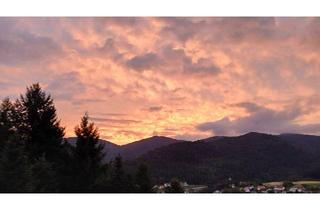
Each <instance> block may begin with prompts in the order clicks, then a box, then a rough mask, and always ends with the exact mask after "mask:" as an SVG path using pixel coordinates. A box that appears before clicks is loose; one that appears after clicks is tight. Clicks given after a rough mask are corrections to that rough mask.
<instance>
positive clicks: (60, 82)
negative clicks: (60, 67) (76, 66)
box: [47, 72, 92, 103]
mask: <svg viewBox="0 0 320 210" xmlns="http://www.w3.org/2000/svg"><path fill="white" fill-rule="evenodd" d="M79 77H80V76H79V73H77V72H69V73H65V74H58V75H54V76H52V78H51V79H50V82H49V85H48V87H47V90H48V91H49V92H52V93H54V95H53V97H54V98H55V99H57V100H71V99H73V97H74V96H76V95H80V94H81V93H83V92H85V91H86V85H85V84H84V83H82V82H81V80H80V78H79ZM89 100H92V99H89ZM87 101H88V100H87ZM72 102H74V103H75V101H72Z"/></svg>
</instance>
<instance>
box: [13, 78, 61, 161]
mask: <svg viewBox="0 0 320 210" xmlns="http://www.w3.org/2000/svg"><path fill="white" fill-rule="evenodd" d="M19 103H20V104H21V106H20V108H21V110H20V111H21V113H22V115H23V118H22V119H23V126H22V128H21V133H22V135H23V137H24V138H25V140H26V142H27V148H28V150H29V151H30V153H31V157H32V158H39V157H41V156H43V155H45V157H46V159H48V160H50V161H52V160H56V159H58V158H59V152H60V149H61V146H62V140H63V137H64V128H63V127H61V126H60V121H59V120H58V119H57V114H56V108H55V106H54V104H53V99H52V98H51V96H50V95H47V94H46V93H45V92H44V91H43V90H42V89H41V87H40V85H39V84H38V83H37V84H33V85H31V86H30V87H28V88H27V91H26V93H25V95H21V97H20V100H19Z"/></svg>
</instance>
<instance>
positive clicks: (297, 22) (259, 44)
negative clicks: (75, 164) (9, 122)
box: [0, 17, 320, 144]
mask: <svg viewBox="0 0 320 210" xmlns="http://www.w3.org/2000/svg"><path fill="white" fill-rule="evenodd" d="M35 82H39V83H40V84H41V85H42V87H43V88H44V89H45V90H46V91H47V92H48V93H50V94H51V95H52V97H53V98H54V102H55V105H56V107H57V111H58V116H59V118H60V119H61V123H62V125H63V126H65V127H66V131H67V132H66V134H67V136H74V127H75V126H76V125H77V123H79V121H80V118H81V116H82V115H83V114H84V112H85V111H88V112H89V115H90V117H91V119H92V120H93V121H94V122H95V123H96V125H97V126H98V127H99V130H100V136H101V138H103V139H107V140H110V141H112V142H114V143H117V144H125V143H129V142H132V141H135V140H139V139H141V138H146V137H150V136H153V135H163V136H168V137H173V138H178V139H185V140H197V139H200V138H205V137H210V136H213V135H239V134H244V133H247V132H250V131H258V132H266V133H274V134H278V133H288V132H291V133H293V132H295V133H308V134H320V18H217V17H215V18H202V17H201V18H200V17H198V18H152V17H148V18H23V17H20V18H4V17H2V18H0V98H1V99H3V98H4V97H7V96H9V97H10V98H11V99H15V98H16V97H17V96H18V95H19V94H20V93H24V92H25V88H26V86H28V85H31V84H32V83H35Z"/></svg>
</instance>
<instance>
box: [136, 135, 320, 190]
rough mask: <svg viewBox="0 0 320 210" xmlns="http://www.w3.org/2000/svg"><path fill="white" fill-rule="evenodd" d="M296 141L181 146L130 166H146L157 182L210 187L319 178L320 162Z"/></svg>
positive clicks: (232, 140)
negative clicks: (179, 182)
mask: <svg viewBox="0 0 320 210" xmlns="http://www.w3.org/2000/svg"><path fill="white" fill-rule="evenodd" d="M292 137H295V138H296V136H292ZM295 138H292V139H293V140H292V142H290V141H289V139H290V138H289V137H287V136H285V137H284V136H281V135H280V136H277V135H269V134H262V133H255V132H252V133H248V134H245V135H242V136H237V137H222V138H219V139H213V140H211V141H209V140H208V139H207V140H206V141H196V142H181V143H177V144H171V145H168V146H164V147H161V148H158V149H155V150H153V151H151V152H148V153H146V154H143V155H142V156H140V157H139V158H137V159H136V160H135V161H133V162H132V163H131V164H133V165H134V164H138V163H141V162H145V163H147V164H148V165H149V167H150V171H151V172H152V175H153V177H154V178H155V179H156V180H158V181H159V180H163V181H168V180H170V179H171V178H172V177H177V178H179V179H182V180H185V181H187V182H189V183H193V184H206V185H208V186H210V187H213V186H215V187H216V186H217V184H218V183H220V184H221V183H225V182H227V180H228V179H229V177H230V178H232V179H233V180H234V181H275V180H287V179H289V180H291V179H300V178H310V176H311V174H312V173H311V172H313V175H319V173H318V172H319V171H320V170H318V169H320V167H319V168H318V163H319V160H316V161H314V160H313V159H314V156H313V155H312V153H311V152H310V151H309V150H303V149H301V148H299V146H298V143H297V142H300V140H294V139H295ZM296 139H299V138H296ZM305 142H306V144H307V143H308V142H309V141H305ZM310 142H312V144H313V143H314V142H316V143H315V144H319V143H318V142H317V141H316V140H311V141H310ZM314 172H316V173H314ZM319 178H320V177H319Z"/></svg>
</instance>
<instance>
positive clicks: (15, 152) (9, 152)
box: [0, 136, 34, 192]
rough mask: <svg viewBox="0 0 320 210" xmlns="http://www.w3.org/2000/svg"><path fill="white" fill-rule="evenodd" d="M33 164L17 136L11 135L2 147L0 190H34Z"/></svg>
mask: <svg viewBox="0 0 320 210" xmlns="http://www.w3.org/2000/svg"><path fill="white" fill-rule="evenodd" d="M33 190H34V186H33V176H32V166H31V163H30V161H29V159H28V157H27V154H26V153H25V150H24V144H23V142H22V141H21V139H19V138H18V137H17V136H11V137H10V138H9V140H8V142H7V143H6V145H5V146H4V148H2V153H1V158H0V191H1V192H32V191H33Z"/></svg>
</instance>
